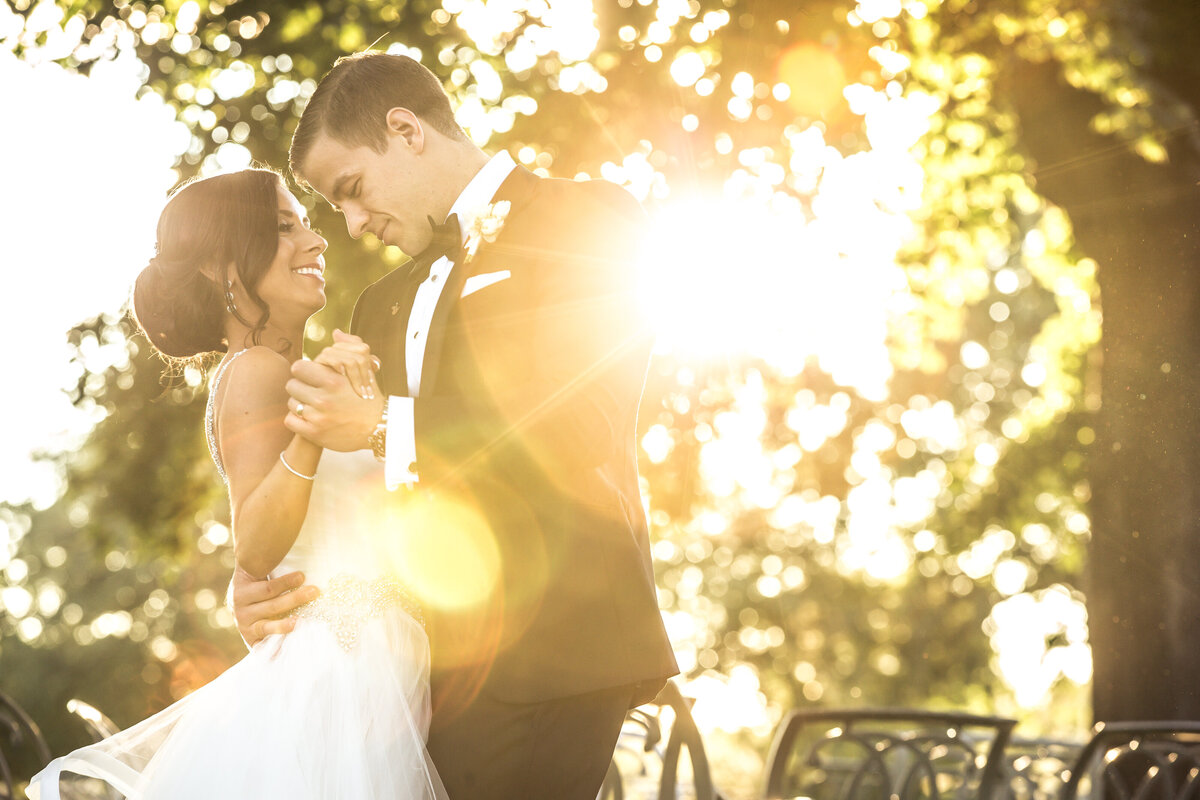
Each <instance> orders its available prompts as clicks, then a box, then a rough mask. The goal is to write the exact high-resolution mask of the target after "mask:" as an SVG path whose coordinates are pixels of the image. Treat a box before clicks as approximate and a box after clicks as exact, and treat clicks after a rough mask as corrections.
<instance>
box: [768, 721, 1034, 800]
mask: <svg viewBox="0 0 1200 800" xmlns="http://www.w3.org/2000/svg"><path fill="white" fill-rule="evenodd" d="M1015 724H1016V720H1012V719H1005V718H1001V717H982V716H976V715H973V714H960V713H950V712H946V713H943V712H936V711H917V710H912V709H837V710H823V711H793V712H791V713H790V714H789V715H788V716H787V717H786V718H785V719H784V720H783V722H781V723H780V725H779V727H778V729H777V730H776V734H775V741H774V743H773V744H772V746H771V751H770V754H769V756H768V757H767V772H766V785H765V789H764V795H765V797H767V798H768V800H784V798H801V797H803V798H809V800H979V798H991V797H992V792H994V791H995V789H996V787H997V786H998V784H999V782H1000V780H1001V778H1002V772H1001V761H1002V760H1003V753H1004V747H1005V745H1006V744H1007V743H1008V740H1009V737H1010V736H1011V734H1012V728H1013V726H1014V725H1015Z"/></svg>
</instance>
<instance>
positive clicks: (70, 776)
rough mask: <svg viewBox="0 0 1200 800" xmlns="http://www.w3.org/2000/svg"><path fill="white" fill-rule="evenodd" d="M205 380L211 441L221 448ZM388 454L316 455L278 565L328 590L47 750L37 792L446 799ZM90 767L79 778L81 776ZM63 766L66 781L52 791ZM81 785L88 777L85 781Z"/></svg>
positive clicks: (226, 799)
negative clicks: (222, 657) (271, 630)
mask: <svg viewBox="0 0 1200 800" xmlns="http://www.w3.org/2000/svg"><path fill="white" fill-rule="evenodd" d="M236 358H237V356H234V358H231V359H230V360H229V361H227V362H226V363H225V364H224V365H223V366H222V368H221V369H220V370H219V371H218V373H217V375H216V376H215V378H214V380H213V384H212V387H211V390H210V400H209V409H208V430H209V435H210V437H209V441H210V447H212V449H213V457H214V460H215V461H216V462H217V466H218V469H219V470H221V472H222V475H224V471H223V468H222V467H221V462H220V456H219V454H218V452H217V451H216V448H215V440H214V437H213V436H212V432H213V421H212V420H213V398H215V397H216V396H217V389H218V384H219V382H220V379H221V376H222V374H224V372H225V371H226V370H227V369H228V367H229V366H230V365H232V364H233V363H234V361H235V360H236ZM383 487H384V479H383V466H382V465H381V464H379V463H378V462H377V461H376V460H375V458H374V457H373V456H372V455H371V453H370V452H369V451H359V452H355V453H339V452H334V451H326V452H324V453H323V454H322V456H321V462H320V466H319V467H318V470H317V478H316V480H315V482H314V483H313V487H312V496H311V499H310V501H309V508H308V515H307V517H306V518H305V520H304V524H303V525H302V526H301V529H300V532H299V534H298V535H297V537H296V542H295V544H294V545H293V546H292V548H291V549H290V550H289V552H288V554H287V556H286V557H285V558H284V560H283V562H282V563H281V564H280V565H279V566H278V567H277V568H276V570H275V571H274V572H273V574H276V575H281V574H284V573H286V572H290V571H292V570H302V571H303V572H304V573H305V577H306V582H307V583H309V584H312V585H315V586H317V587H319V588H320V589H321V596H320V597H319V598H318V599H317V600H315V601H313V602H312V603H310V604H308V605H307V606H305V607H303V608H302V609H301V610H300V611H299V613H298V615H297V616H299V617H300V618H299V619H298V620H297V623H296V628H295V630H294V631H293V632H292V633H289V634H287V635H275V636H269V637H267V638H266V639H264V640H262V641H260V642H258V643H257V644H256V645H255V646H254V647H253V648H252V649H251V651H250V652H249V654H247V655H246V657H245V658H243V659H242V660H241V661H240V662H238V663H237V664H235V665H234V666H232V667H230V668H229V669H228V670H226V671H225V672H224V673H223V674H222V675H221V676H220V677H218V678H216V679H215V680H213V681H212V682H211V683H209V684H207V685H205V686H204V687H202V688H200V689H199V690H197V691H195V692H193V693H192V694H190V695H188V696H187V697H184V698H183V699H182V700H180V701H178V702H176V703H175V704H174V705H171V706H170V707H168V708H166V709H165V710H163V711H161V712H159V713H158V714H156V715H154V716H152V717H150V718H148V719H145V720H143V721H142V722H140V723H138V724H136V725H134V726H133V727H131V728H128V729H126V730H124V731H122V732H120V733H118V734H116V735H114V736H112V737H110V738H108V739H106V740H104V741H102V742H99V743H98V744H94V745H91V746H88V747H84V748H81V749H79V750H75V751H74V752H72V753H70V754H69V755H66V756H63V757H61V758H58V759H55V760H54V761H52V762H51V763H50V764H49V765H48V766H47V767H46V768H45V769H43V770H42V771H41V772H40V773H38V774H37V775H36V776H34V779H33V781H32V782H31V784H30V786H29V789H28V794H29V796H30V797H31V798H32V799H33V800H59V798H60V797H61V796H65V797H67V798H70V797H72V796H75V793H73V792H72V791H69V790H68V787H73V788H74V789H76V790H85V791H87V790H89V789H90V790H92V791H94V789H95V784H96V782H97V779H99V780H101V781H103V782H104V783H105V784H107V785H109V786H111V787H112V788H114V789H116V790H117V791H118V792H120V793H121V794H122V795H124V796H125V797H127V798H137V799H138V800H143V799H145V800H159V798H163V799H166V798H170V800H191V798H196V800H201V798H202V799H203V800H212V798H222V799H223V800H235V799H241V798H244V799H245V800H269V799H271V798H280V799H281V800H282V799H283V798H286V799H287V800H310V799H311V800H336V799H337V798H345V799H346V800H351V798H352V799H353V800H384V798H386V799H387V800H441V799H443V798H445V796H446V794H445V790H444V789H443V788H442V784H441V782H440V780H439V779H438V776H437V772H436V770H435V769H434V767H433V764H432V762H431V761H430V760H429V757H428V754H427V753H426V750H425V736H426V734H427V732H428V727H429V717H430V707H429V645H428V639H427V638H426V635H425V629H424V627H423V626H422V622H421V616H420V611H419V609H418V608H417V606H416V605H415V604H414V603H413V602H412V600H411V598H410V595H409V594H408V593H407V592H406V591H405V588H404V586H403V585H401V583H400V582H399V581H398V580H397V579H396V577H395V575H394V574H393V573H394V570H393V569H391V567H392V566H393V565H394V563H395V562H394V560H393V558H392V556H391V553H390V551H389V536H388V535H387V533H385V526H383V525H381V521H380V520H379V519H378V518H377V515H378V514H379V509H380V508H383V507H385V506H384V505H381V504H379V503H377V502H373V500H379V499H381V498H377V497H375V496H374V495H375V493H376V492H379V493H382V492H384V491H385V490H384V488H383ZM79 776H84V777H82V778H81V777H79ZM60 779H61V786H62V789H63V792H62V794H61V795H60ZM89 793H90V792H89Z"/></svg>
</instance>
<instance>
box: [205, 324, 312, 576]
mask: <svg viewBox="0 0 1200 800" xmlns="http://www.w3.org/2000/svg"><path fill="white" fill-rule="evenodd" d="M290 377H291V364H290V363H289V362H288V360H287V359H286V358H284V357H283V356H282V355H280V354H279V353H276V352H274V351H273V350H270V349H269V348H266V347H253V348H251V349H249V350H247V351H246V352H245V353H243V354H242V355H241V356H239V357H238V360H237V363H235V364H232V365H231V366H230V367H229V369H228V371H227V374H226V377H225V380H224V381H223V384H224V391H223V393H222V397H221V398H220V404H219V406H218V408H217V410H216V413H217V414H218V415H219V417H218V431H219V437H220V442H219V444H220V452H221V458H222V461H223V462H224V465H225V473H226V475H227V476H228V478H229V503H230V507H231V509H232V516H233V537H234V553H235V557H236V559H237V563H238V565H239V566H240V567H241V568H242V569H244V570H245V571H246V572H247V573H249V574H250V575H252V576H254V577H257V578H262V577H263V576H265V575H266V574H267V573H268V572H270V571H271V570H272V569H274V568H275V567H276V566H278V564H279V562H280V561H282V560H283V557H284V556H285V555H286V554H287V552H288V550H289V549H291V546H292V543H293V542H294V541H295V540H296V534H297V533H298V532H299V530H300V525H301V523H303V522H304V517H305V515H306V514H307V513H308V500H309V494H310V492H311V491H312V485H313V482H312V481H311V480H305V479H304V478H302V477H299V476H297V475H296V473H297V472H298V473H301V474H303V475H315V474H316V472H317V464H318V462H319V461H320V458H321V448H320V447H318V446H317V445H315V444H313V443H312V442H310V441H308V440H307V439H304V438H303V437H300V436H297V435H295V434H293V433H291V432H290V431H289V430H288V429H287V428H285V427H284V425H283V420H284V417H285V416H286V415H287V400H288V394H287V392H286V391H285V390H284V385H285V384H286V383H287V381H288V379H289V378H290ZM281 453H282V454H283V458H285V459H287V466H285V465H284V463H283V461H282V460H281V459H280V454H281ZM288 466H290V467H291V468H292V470H295V472H293V471H291V470H289V469H288V468H287V467H288Z"/></svg>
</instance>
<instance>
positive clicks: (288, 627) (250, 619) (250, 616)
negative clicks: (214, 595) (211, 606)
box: [229, 566, 319, 647]
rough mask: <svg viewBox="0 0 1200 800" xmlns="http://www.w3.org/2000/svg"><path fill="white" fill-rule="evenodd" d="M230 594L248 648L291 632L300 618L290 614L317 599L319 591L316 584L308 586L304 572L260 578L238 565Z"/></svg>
mask: <svg viewBox="0 0 1200 800" xmlns="http://www.w3.org/2000/svg"><path fill="white" fill-rule="evenodd" d="M229 594H230V600H231V602H232V604H233V617H234V619H235V620H237V629H238V633H240V634H241V635H242V641H244V642H245V643H246V646H247V647H253V646H254V645H255V644H256V643H257V642H258V641H259V640H260V639H263V638H265V637H267V636H270V635H272V634H276V633H291V632H292V629H293V628H295V627H296V618H295V617H289V616H286V615H287V614H289V613H290V612H292V611H294V610H295V609H297V608H299V607H300V606H302V605H304V604H305V603H307V602H309V601H310V600H315V599H316V598H317V595H318V594H319V592H318V591H317V589H316V587H315V586H304V575H303V573H300V572H289V573H288V574H287V575H281V576H279V577H278V578H269V579H267V580H260V579H259V578H255V577H254V576H253V575H251V574H250V573H249V572H246V570H244V569H242V568H241V567H240V566H237V567H234V570H233V582H232V583H231V584H230V586H229Z"/></svg>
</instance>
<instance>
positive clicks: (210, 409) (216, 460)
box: [204, 350, 246, 485]
mask: <svg viewBox="0 0 1200 800" xmlns="http://www.w3.org/2000/svg"><path fill="white" fill-rule="evenodd" d="M244 352H246V351H245V350H238V351H237V352H236V353H234V354H233V355H232V356H230V357H229V360H228V361H226V362H225V363H224V364H222V365H221V366H220V367H218V368H217V371H216V374H214V375H213V377H212V383H211V384H209V387H208V404H207V405H206V406H205V408H204V434H205V437H206V438H207V439H208V454H209V455H210V456H212V460H213V464H215V465H216V467H217V473H218V474H219V475H220V476H221V480H223V481H225V484H226V485H229V477H228V476H227V475H226V474H225V464H224V463H222V462H221V453H220V451H219V450H218V448H217V430H216V417H217V389H218V387H219V386H220V385H221V378H222V377H224V375H225V371H226V370H227V369H229V366H230V365H231V364H233V362H234V361H237V359H238V356H240V355H241V354H242V353H244Z"/></svg>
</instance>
